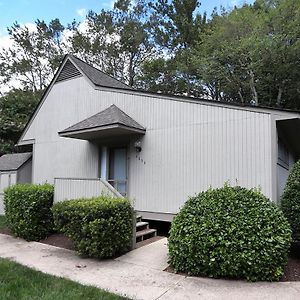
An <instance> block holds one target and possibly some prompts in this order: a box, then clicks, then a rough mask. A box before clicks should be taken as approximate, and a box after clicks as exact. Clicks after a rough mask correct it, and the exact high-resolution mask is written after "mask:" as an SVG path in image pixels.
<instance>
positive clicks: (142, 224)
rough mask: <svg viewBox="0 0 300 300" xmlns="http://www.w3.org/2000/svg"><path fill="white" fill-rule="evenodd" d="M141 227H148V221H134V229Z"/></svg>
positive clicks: (140, 228) (139, 229)
mask: <svg viewBox="0 0 300 300" xmlns="http://www.w3.org/2000/svg"><path fill="white" fill-rule="evenodd" d="M143 229H149V223H148V222H143V221H140V222H137V223H136V231H141V230H143Z"/></svg>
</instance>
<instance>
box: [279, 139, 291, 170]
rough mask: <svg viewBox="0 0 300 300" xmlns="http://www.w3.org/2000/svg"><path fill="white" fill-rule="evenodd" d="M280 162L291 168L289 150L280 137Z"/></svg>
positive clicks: (284, 166) (283, 165) (281, 164)
mask: <svg viewBox="0 0 300 300" xmlns="http://www.w3.org/2000/svg"><path fill="white" fill-rule="evenodd" d="M278 164H279V165H280V166H282V167H283V168H286V169H289V150H288V148H287V146H286V145H285V144H284V143H283V142H282V140H281V139H278Z"/></svg>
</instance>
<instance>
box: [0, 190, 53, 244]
mask: <svg viewBox="0 0 300 300" xmlns="http://www.w3.org/2000/svg"><path fill="white" fill-rule="evenodd" d="M52 204H53V186H52V185H50V184H44V185H34V184H17V185H13V186H11V187H9V188H7V189H6V190H5V191H4V207H5V216H6V223H7V225H8V227H9V228H10V230H11V231H12V232H13V234H14V235H16V236H18V237H21V238H24V239H26V240H28V241H38V240H40V239H43V238H45V237H46V236H47V235H48V234H49V233H51V232H52V230H53V217H52V212H51V206H52Z"/></svg>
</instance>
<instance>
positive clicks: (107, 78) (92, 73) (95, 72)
mask: <svg viewBox="0 0 300 300" xmlns="http://www.w3.org/2000/svg"><path fill="white" fill-rule="evenodd" d="M66 58H67V59H68V60H69V61H71V63H73V64H75V66H76V67H77V68H78V69H79V70H80V71H81V72H82V73H83V74H84V75H86V76H87V77H88V79H89V80H91V81H92V82H93V83H94V84H95V85H96V86H102V87H109V88H118V89H120V88H121V89H127V90H132V89H133V88H132V87H131V86H129V85H127V84H126V83H124V82H122V81H120V80H118V79H116V78H114V77H112V76H111V75H109V74H106V73H105V72H103V71H102V70H100V69H99V68H96V67H94V66H93V65H91V64H89V63H87V62H85V61H84V60H82V59H80V58H78V57H76V56H75V55H73V54H67V55H66Z"/></svg>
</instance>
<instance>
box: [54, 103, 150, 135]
mask: <svg viewBox="0 0 300 300" xmlns="http://www.w3.org/2000/svg"><path fill="white" fill-rule="evenodd" d="M145 132H146V129H145V128H144V127H143V126H142V125H140V124H139V123H138V122H136V121H135V120H134V119H132V118H131V117H130V116H128V115H127V114H126V113H125V112H123V111H122V110H121V109H120V108H118V107H117V106H116V105H114V104H113V105H111V106H110V107H108V108H107V109H105V110H103V111H101V112H99V113H97V114H95V115H93V116H91V117H89V118H87V119H84V120H82V121H80V122H79V123H76V124H74V125H72V126H70V127H68V128H66V129H64V130H62V131H60V132H59V133H58V134H59V135H60V136H61V137H69V138H76V139H82V140H95V139H99V138H102V137H110V136H119V135H120V136H124V135H133V134H145Z"/></svg>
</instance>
